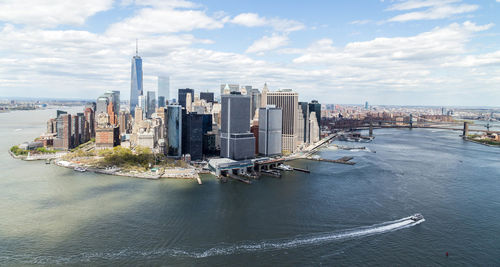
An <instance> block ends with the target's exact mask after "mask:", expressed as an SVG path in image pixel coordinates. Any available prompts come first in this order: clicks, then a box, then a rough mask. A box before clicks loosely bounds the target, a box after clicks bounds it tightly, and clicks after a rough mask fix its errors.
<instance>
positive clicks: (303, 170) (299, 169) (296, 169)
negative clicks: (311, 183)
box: [292, 167, 311, 173]
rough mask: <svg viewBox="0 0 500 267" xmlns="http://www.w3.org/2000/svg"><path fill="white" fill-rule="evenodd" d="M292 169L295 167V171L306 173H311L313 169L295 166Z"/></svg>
mask: <svg viewBox="0 0 500 267" xmlns="http://www.w3.org/2000/svg"><path fill="white" fill-rule="evenodd" d="M292 169H293V170H294V171H299V172H305V173H311V171H310V170H306V169H301V168H295V167H292Z"/></svg>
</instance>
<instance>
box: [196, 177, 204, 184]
mask: <svg viewBox="0 0 500 267" xmlns="http://www.w3.org/2000/svg"><path fill="white" fill-rule="evenodd" d="M196 180H197V181H198V184H203V183H202V182H201V178H200V176H196Z"/></svg>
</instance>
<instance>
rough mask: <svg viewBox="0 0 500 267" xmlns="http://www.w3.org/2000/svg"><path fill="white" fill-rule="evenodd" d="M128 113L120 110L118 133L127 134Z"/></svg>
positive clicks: (128, 126) (128, 125)
mask: <svg viewBox="0 0 500 267" xmlns="http://www.w3.org/2000/svg"><path fill="white" fill-rule="evenodd" d="M129 115H130V113H129V112H127V111H123V110H122V111H120V134H121V135H123V134H127V133H129V130H130V117H129Z"/></svg>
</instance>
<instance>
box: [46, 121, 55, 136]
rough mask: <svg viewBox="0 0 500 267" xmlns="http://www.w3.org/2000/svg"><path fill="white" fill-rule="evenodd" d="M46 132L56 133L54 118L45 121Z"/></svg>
mask: <svg viewBox="0 0 500 267" xmlns="http://www.w3.org/2000/svg"><path fill="white" fill-rule="evenodd" d="M47 133H48V134H54V133H57V128H56V119H49V120H48V121H47Z"/></svg>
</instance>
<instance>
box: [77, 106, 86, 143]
mask: <svg viewBox="0 0 500 267" xmlns="http://www.w3.org/2000/svg"><path fill="white" fill-rule="evenodd" d="M76 116H78V123H79V124H78V138H79V142H80V144H83V143H85V142H87V141H89V140H86V139H85V136H86V134H85V130H86V128H85V116H84V115H83V113H76Z"/></svg>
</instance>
